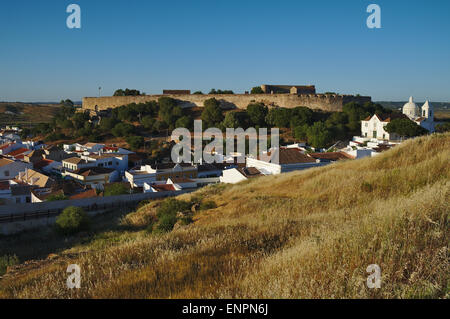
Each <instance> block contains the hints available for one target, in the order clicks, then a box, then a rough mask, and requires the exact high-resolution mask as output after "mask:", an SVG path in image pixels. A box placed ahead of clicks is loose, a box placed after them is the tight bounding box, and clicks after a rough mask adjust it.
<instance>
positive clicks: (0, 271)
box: [0, 255, 19, 276]
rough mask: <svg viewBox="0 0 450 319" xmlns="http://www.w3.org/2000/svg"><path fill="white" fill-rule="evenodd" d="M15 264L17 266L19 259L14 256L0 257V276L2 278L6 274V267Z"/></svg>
mask: <svg viewBox="0 0 450 319" xmlns="http://www.w3.org/2000/svg"><path fill="white" fill-rule="evenodd" d="M17 264H19V258H17V256H16V255H13V256H9V255H4V256H0V276H3V275H4V274H5V273H6V270H7V269H8V267H10V266H15V265H17Z"/></svg>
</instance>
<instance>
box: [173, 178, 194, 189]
mask: <svg viewBox="0 0 450 319" xmlns="http://www.w3.org/2000/svg"><path fill="white" fill-rule="evenodd" d="M167 184H169V185H174V186H175V188H179V189H186V188H197V182H195V181H194V180H192V179H189V178H180V177H179V178H176V177H170V178H169V179H167Z"/></svg>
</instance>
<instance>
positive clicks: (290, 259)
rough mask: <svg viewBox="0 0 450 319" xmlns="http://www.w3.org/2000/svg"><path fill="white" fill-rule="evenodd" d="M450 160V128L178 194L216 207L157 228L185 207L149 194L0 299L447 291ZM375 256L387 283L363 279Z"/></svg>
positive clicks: (29, 272)
mask: <svg viewBox="0 0 450 319" xmlns="http://www.w3.org/2000/svg"><path fill="white" fill-rule="evenodd" d="M449 158H450V134H449V133H446V134H445V135H444V134H434V135H430V136H425V137H419V138H416V139H411V140H408V141H406V142H404V143H403V144H401V145H399V146H396V147H395V148H393V149H391V150H389V151H387V152H385V153H383V154H380V155H379V156H377V157H373V158H366V159H362V160H358V161H345V162H341V163H337V164H335V165H331V166H327V167H322V168H314V169H311V170H305V171H297V172H292V173H289V174H284V175H278V176H267V177H261V178H257V179H251V180H249V181H245V182H243V183H240V184H237V185H228V186H224V185H215V186H209V187H207V188H204V189H201V190H199V191H197V192H195V193H193V194H184V195H182V196H180V197H178V198H176V199H177V200H178V201H183V202H186V203H188V202H191V200H192V201H193V200H194V199H195V200H196V201H197V202H198V198H207V199H208V200H212V201H214V202H215V203H217V208H215V209H214V210H208V211H200V212H196V214H195V215H194V217H193V220H194V223H193V224H192V225H190V226H189V227H180V228H178V227H174V228H172V231H170V232H167V233H164V234H162V235H158V236H155V235H149V234H148V232H147V231H146V230H145V228H146V227H147V225H149V224H150V223H151V221H153V220H155V222H156V218H157V216H156V215H157V211H159V212H160V214H163V213H162V211H164V212H165V213H169V212H172V211H175V210H179V208H178V207H177V205H179V203H176V204H167V205H163V204H162V203H164V201H163V202H157V201H152V202H151V203H149V204H147V205H145V206H143V207H141V208H140V209H139V210H137V211H136V212H133V213H131V214H129V215H127V216H126V217H125V218H124V219H123V225H125V224H126V228H125V229H122V230H119V229H117V228H114V229H113V230H105V231H103V232H102V233H99V234H97V235H96V236H95V238H94V239H90V240H84V241H82V242H80V243H77V244H76V245H75V246H73V247H70V249H66V250H63V251H60V252H58V255H59V256H60V257H59V258H57V259H55V260H47V261H46V262H45V263H42V265H41V266H40V267H39V268H36V267H28V266H26V265H24V267H23V268H22V269H21V270H20V271H18V272H15V273H13V274H11V275H10V276H9V277H5V278H3V279H2V280H1V281H0V296H1V297H2V298H37V297H39V298H69V297H70V298H92V297H95V298H321V297H322V298H448V297H449V295H448V294H449V290H448V287H449V279H450V278H449V272H448V269H449V266H450V265H449V259H448V238H449V236H450V233H449V230H450V228H449V224H448V220H449V210H448V196H449V191H450V184H449V173H450V169H449V165H448V159H449ZM183 205H184V204H183ZM163 206H164V207H166V208H161V209H160V207H163ZM174 206H175V207H177V208H176V209H171V208H170V209H169V208H167V207H174ZM187 207H188V205H186V206H185V207H181V208H186V209H187ZM169 214H170V213H169ZM171 222H173V219H172V221H171ZM167 224H168V225H170V224H171V223H167ZM167 224H166V225H167ZM161 229H163V226H161ZM166 229H170V227H168V228H166ZM57 241H58V243H60V242H61V240H60V239H57ZM17 255H19V253H17ZM19 256H20V255H19ZM21 259H22V258H21ZM68 263H76V264H78V265H80V267H81V268H82V269H86V271H84V272H83V276H84V277H83V286H82V289H79V290H77V291H71V290H67V289H60V287H61V285H62V284H63V280H65V278H66V277H65V274H66V273H65V271H66V268H67V264H68ZM370 264H377V265H379V266H380V267H381V271H382V284H381V289H368V288H367V286H366V279H367V276H368V275H369V274H368V273H367V272H366V268H367V266H368V265H370Z"/></svg>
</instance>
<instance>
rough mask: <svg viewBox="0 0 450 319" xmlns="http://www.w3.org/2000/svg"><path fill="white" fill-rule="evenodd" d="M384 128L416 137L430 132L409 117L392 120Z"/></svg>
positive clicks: (402, 134)
mask: <svg viewBox="0 0 450 319" xmlns="http://www.w3.org/2000/svg"><path fill="white" fill-rule="evenodd" d="M384 130H385V131H386V132H388V133H395V134H397V135H400V136H403V137H414V136H419V135H424V134H426V133H428V131H427V130H426V129H424V128H423V127H421V126H420V125H417V124H416V123H414V122H413V121H411V120H410V119H407V118H401V119H394V120H392V121H390V122H389V123H388V124H387V125H386V126H385V128H384Z"/></svg>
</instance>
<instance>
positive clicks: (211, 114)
mask: <svg viewBox="0 0 450 319" xmlns="http://www.w3.org/2000/svg"><path fill="white" fill-rule="evenodd" d="M201 119H202V121H203V123H204V125H205V126H206V127H212V126H216V125H217V124H219V123H220V122H222V120H223V114H222V109H221V108H220V103H219V101H217V100H216V99H215V98H211V99H208V100H206V101H205V102H204V109H203V112H202V115H201Z"/></svg>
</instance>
